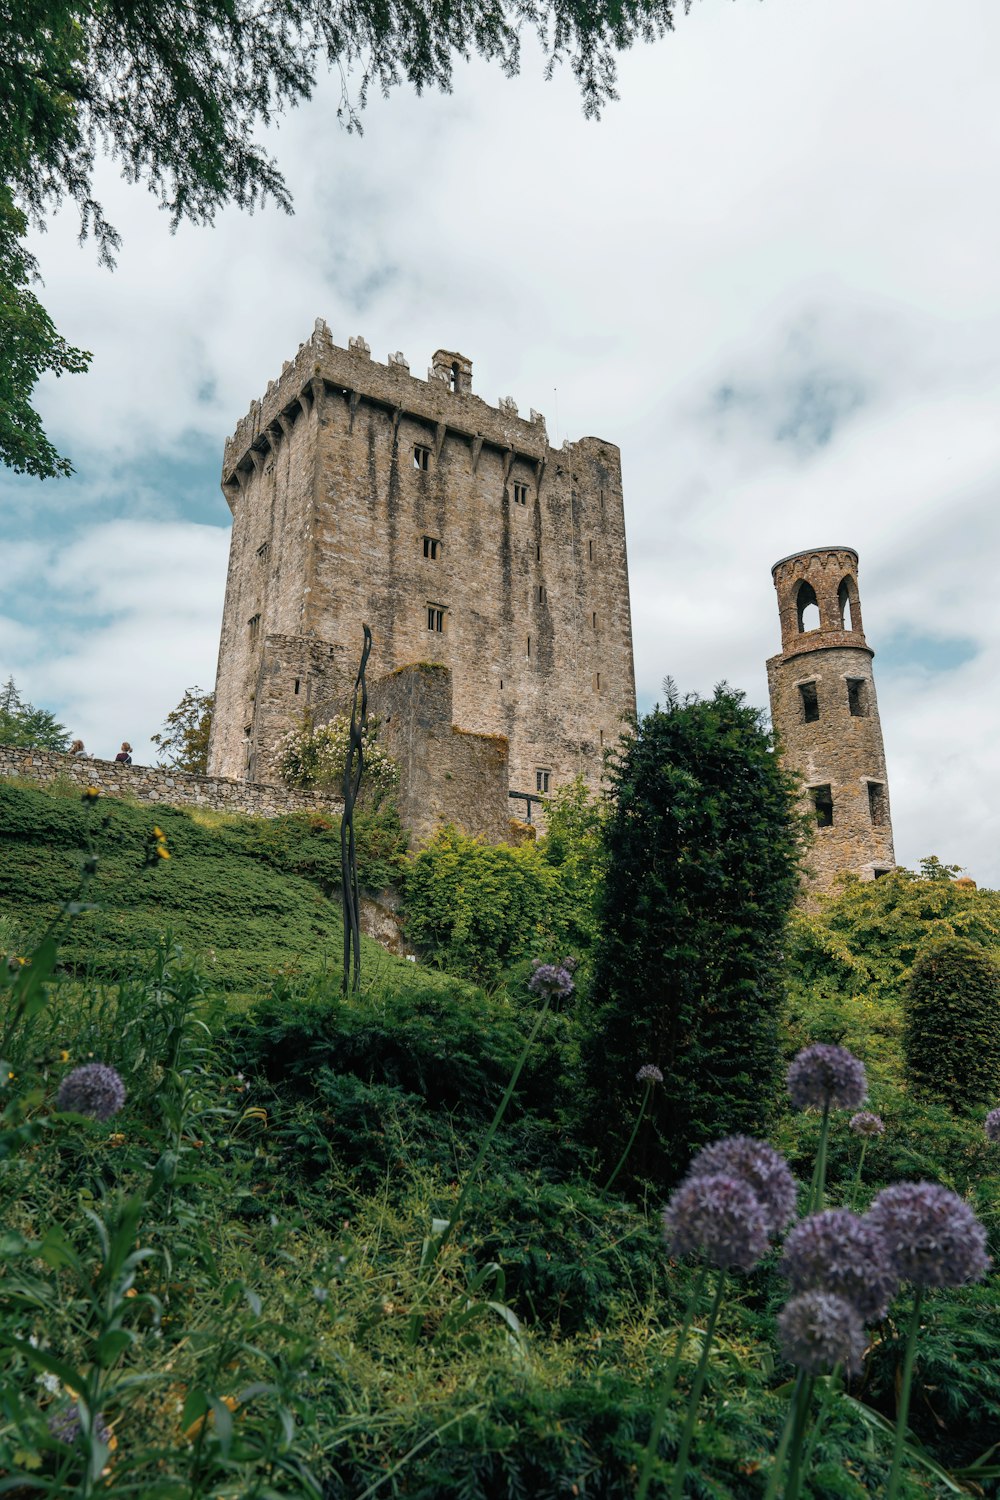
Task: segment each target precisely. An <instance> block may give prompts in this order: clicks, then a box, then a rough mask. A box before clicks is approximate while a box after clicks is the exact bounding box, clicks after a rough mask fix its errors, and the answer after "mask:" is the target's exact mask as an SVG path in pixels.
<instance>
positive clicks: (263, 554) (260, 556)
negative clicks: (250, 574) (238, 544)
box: [257, 542, 271, 566]
mask: <svg viewBox="0 0 1000 1500" xmlns="http://www.w3.org/2000/svg"><path fill="white" fill-rule="evenodd" d="M270 555H271V543H270V542H261V544H260V546H259V547H258V548H257V561H258V562H259V563H260V564H261V566H263V565H264V563H266V562H267V559H268V558H269V557H270Z"/></svg>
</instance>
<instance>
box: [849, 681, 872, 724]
mask: <svg viewBox="0 0 1000 1500" xmlns="http://www.w3.org/2000/svg"><path fill="white" fill-rule="evenodd" d="M847 706H848V708H849V709H850V710H851V717H852V718H855V719H867V717H868V684H867V682H866V681H865V679H864V678H863V677H848V679H847Z"/></svg>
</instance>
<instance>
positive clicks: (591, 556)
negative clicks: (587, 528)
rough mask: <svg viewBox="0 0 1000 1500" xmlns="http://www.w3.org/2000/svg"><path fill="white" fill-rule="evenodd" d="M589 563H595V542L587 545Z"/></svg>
mask: <svg viewBox="0 0 1000 1500" xmlns="http://www.w3.org/2000/svg"><path fill="white" fill-rule="evenodd" d="M587 561H588V562H593V561H594V544H593V542H588V543H587Z"/></svg>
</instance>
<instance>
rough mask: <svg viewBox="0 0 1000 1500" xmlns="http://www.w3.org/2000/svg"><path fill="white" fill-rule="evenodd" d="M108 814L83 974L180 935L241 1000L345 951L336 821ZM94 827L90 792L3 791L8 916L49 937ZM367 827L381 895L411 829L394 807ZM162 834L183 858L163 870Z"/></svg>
mask: <svg viewBox="0 0 1000 1500" xmlns="http://www.w3.org/2000/svg"><path fill="white" fill-rule="evenodd" d="M97 808H98V813H97V826H96V829H95V847H96V852H97V867H96V873H95V875H94V879H93V883H92V886H91V891H90V897H89V899H90V901H91V902H93V903H94V904H95V907H96V909H95V910H93V911H89V912H86V913H84V914H83V915H81V916H80V917H79V918H77V920H76V921H75V922H74V924H73V926H72V929H71V931H70V935H69V937H68V940H67V942H66V945H65V947H64V949H63V952H62V954H61V958H62V961H63V963H64V964H68V965H70V966H71V967H72V968H73V969H74V970H76V971H78V972H84V971H86V972H89V973H91V974H94V975H101V976H104V977H105V978H114V977H118V976H120V975H121V974H123V973H127V972H129V971H130V969H131V968H132V967H133V966H134V963H135V955H136V953H137V952H140V953H148V952H150V951H151V950H153V949H155V948H156V947H157V945H158V944H159V942H160V940H161V939H162V937H163V934H164V933H166V932H168V931H169V932H170V933H172V934H173V936H174V938H176V939H177V940H178V941H180V942H182V943H183V944H184V946H185V947H186V948H187V950H188V951H189V952H191V953H193V954H198V955H200V956H201V959H202V961H203V963H204V965H205V967H206V969H207V970H208V971H209V972H210V973H211V974H212V976H213V979H214V980H215V981H216V982H217V983H218V984H220V985H222V986H223V987H227V988H235V989H253V988H256V986H257V985H258V984H259V982H260V981H261V980H262V979H263V980H265V981H266V980H267V979H268V978H269V977H272V976H273V975H275V974H277V973H281V972H285V971H289V972H312V971H314V970H315V969H319V968H322V966H323V963H324V955H330V956H333V955H335V954H337V953H338V952H339V950H340V947H341V945H342V942H343V925H342V915H341V909H340V906H339V904H338V903H337V901H336V896H337V892H338V891H339V882H340V831H339V823H338V821H337V820H336V819H335V818H329V817H325V816H323V815H320V814H311V813H296V814H291V815H289V816H287V817H284V818H274V819H265V818H242V817H237V816H233V817H228V816H227V817H223V816H221V815H218V816H217V817H214V818H211V819H209V820H202V819H201V817H200V815H199V814H197V813H196V812H195V810H181V809H178V808H168V807H157V808H152V807H149V806H136V805H133V804H130V803H127V802H124V801H119V800H111V799H102V800H101V801H100V802H99V803H98V804H97ZM87 818H88V814H87V811H86V809H85V808H84V806H83V805H82V803H81V801H80V797H79V790H78V789H77V788H74V789H73V794H72V796H60V795H58V794H56V793H55V792H53V791H52V790H44V791H42V790H35V789H30V788H27V787H22V786H20V785H14V784H11V783H9V782H0V906H3V907H4V908H5V909H6V910H7V911H8V912H9V913H10V914H11V915H12V916H14V917H17V918H20V919H21V921H20V925H21V926H22V927H24V929H25V930H26V932H28V933H30V931H31V930H32V928H34V930H36V931H37V930H39V927H41V926H44V925H45V924H46V923H47V922H48V921H49V920H50V919H51V917H52V916H53V915H54V914H55V912H56V911H57V910H58V909H59V907H60V906H61V903H62V902H63V900H64V899H65V897H66V893H67V892H68V891H72V890H73V889H74V887H75V884H76V882H77V881H78V879H79V874H80V866H81V859H82V855H81V850H82V849H83V847H84V844H85V837H86V827H87ZM206 822H207V826H206ZM358 824H359V827H358V850H359V873H360V875H361V878H362V880H363V881H364V882H365V883H366V884H368V883H369V882H372V883H374V884H375V885H376V886H377V887H378V888H381V887H382V886H384V885H385V884H387V883H388V880H387V877H388V876H389V875H390V874H391V871H392V869H393V868H394V865H395V862H396V861H397V860H398V859H399V857H400V856H401V852H402V849H403V847H405V841H404V839H403V836H402V832H401V830H400V829H399V824H398V817H396V816H395V814H394V813H393V812H392V810H391V809H389V808H388V807H386V808H383V809H380V810H379V812H378V813H376V814H373V815H371V818H370V820H369V821H366V820H365V819H362V818H361V817H359V819H358ZM154 826H159V827H160V828H162V830H163V831H164V833H165V834H166V839H167V846H168V848H169V851H170V859H169V860H163V861H158V862H157V863H156V864H155V865H153V866H149V864H148V862H147V859H146V856H147V852H148V850H149V845H150V837H151V831H152V829H153V827H154Z"/></svg>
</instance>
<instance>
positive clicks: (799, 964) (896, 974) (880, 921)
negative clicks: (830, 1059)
mask: <svg viewBox="0 0 1000 1500" xmlns="http://www.w3.org/2000/svg"><path fill="white" fill-rule="evenodd" d="M958 874H959V867H958V866H957V865H946V864H942V863H941V861H940V860H939V859H935V858H934V857H933V856H932V857H930V858H928V859H924V860H921V863H920V870H919V872H917V873H914V871H912V870H906V869H898V870H892V871H891V872H890V873H889V874H888V875H884V876H882V878H881V879H880V880H859V879H858V878H857V877H856V876H846V877H843V878H842V879H841V881H840V882H839V883H838V886H837V889H836V891H835V892H834V894H833V895H832V896H830V897H829V898H828V899H827V900H825V901H824V902H823V904H822V906H821V907H820V908H819V910H818V911H812V912H803V911H797V912H796V913H795V915H794V918H793V920H792V922H791V924H790V927H789V934H788V944H787V954H788V973H789V980H790V983H791V986H792V988H793V990H794V989H795V988H801V989H803V990H806V991H808V990H815V989H816V988H823V989H825V990H827V991H835V992H836V993H838V994H843V995H865V996H867V997H868V998H869V999H871V1000H873V1001H877V1002H880V1003H883V1004H885V1003H889V1002H892V1001H895V1000H899V999H901V998H902V995H903V991H904V990H905V988H906V983H907V979H908V977H909V972H910V968H911V966H912V964H913V962H914V959H915V958H916V956H917V952H918V950H919V949H920V948H921V947H922V946H923V944H924V943H926V942H928V941H929V940H930V939H931V938H935V937H966V938H969V939H971V940H972V941H973V942H976V943H979V944H980V945H981V946H982V947H984V948H990V949H993V950H997V949H1000V894H998V893H997V892H996V891H985V890H984V891H980V890H977V889H976V888H975V887H974V886H973V885H971V884H966V883H963V882H960V881H959V880H957V879H956V878H955V877H956V876H957V875H958Z"/></svg>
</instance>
